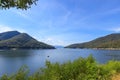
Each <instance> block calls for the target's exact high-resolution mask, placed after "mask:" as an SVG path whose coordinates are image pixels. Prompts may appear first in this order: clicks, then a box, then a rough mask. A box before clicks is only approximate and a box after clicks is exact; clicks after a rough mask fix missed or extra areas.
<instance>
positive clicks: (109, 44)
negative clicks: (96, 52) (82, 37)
mask: <svg viewBox="0 0 120 80" xmlns="http://www.w3.org/2000/svg"><path fill="white" fill-rule="evenodd" d="M65 48H120V33H114V34H110V35H107V36H104V37H100V38H97V39H94V40H92V41H89V42H85V43H77V44H71V45H69V46H66V47H65Z"/></svg>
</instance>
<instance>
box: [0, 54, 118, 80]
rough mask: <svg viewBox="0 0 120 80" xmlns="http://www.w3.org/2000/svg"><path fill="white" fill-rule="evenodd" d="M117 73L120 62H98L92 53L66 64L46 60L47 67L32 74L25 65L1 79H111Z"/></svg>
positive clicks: (0, 79)
mask: <svg viewBox="0 0 120 80" xmlns="http://www.w3.org/2000/svg"><path fill="white" fill-rule="evenodd" d="M116 73H120V62H118V61H110V62H108V63H106V64H97V63H96V61H95V59H94V58H93V57H92V56H91V55H90V56H89V57H87V58H79V59H77V60H75V61H73V62H71V61H68V62H66V63H64V64H59V63H51V62H49V61H46V67H45V68H41V69H40V70H38V71H37V72H36V73H34V74H32V75H28V74H29V73H28V68H27V67H25V66H23V67H22V68H20V69H19V70H18V72H17V73H16V74H14V75H12V76H7V75H3V76H2V77H1V78H0V80H111V76H112V75H114V74H116Z"/></svg>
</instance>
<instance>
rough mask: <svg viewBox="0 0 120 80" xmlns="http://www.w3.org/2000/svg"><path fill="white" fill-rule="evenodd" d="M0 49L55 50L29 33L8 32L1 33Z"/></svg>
mask: <svg viewBox="0 0 120 80" xmlns="http://www.w3.org/2000/svg"><path fill="white" fill-rule="evenodd" d="M0 48H1V49H9V48H22V49H54V48H55V47H53V46H51V45H48V44H46V43H43V42H39V41H37V40H36V39H34V38H32V37H31V36H30V35H28V34H27V33H20V32H18V31H8V32H4V33H0Z"/></svg>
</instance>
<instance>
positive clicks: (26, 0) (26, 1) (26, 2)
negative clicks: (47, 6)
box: [0, 0, 38, 10]
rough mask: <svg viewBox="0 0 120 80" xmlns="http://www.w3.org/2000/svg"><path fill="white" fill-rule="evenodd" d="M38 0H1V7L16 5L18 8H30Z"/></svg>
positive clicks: (7, 7)
mask: <svg viewBox="0 0 120 80" xmlns="http://www.w3.org/2000/svg"><path fill="white" fill-rule="evenodd" d="M36 1H38V0H0V7H1V8H2V9H9V8H11V7H15V8H17V9H25V10H26V9H28V8H30V7H31V5H32V4H36Z"/></svg>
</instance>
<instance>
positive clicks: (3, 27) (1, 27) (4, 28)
mask: <svg viewBox="0 0 120 80" xmlns="http://www.w3.org/2000/svg"><path fill="white" fill-rule="evenodd" d="M14 30H17V31H20V32H26V31H25V30H23V29H18V28H12V27H10V26H7V25H1V24H0V33H2V32H6V31H14Z"/></svg>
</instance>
